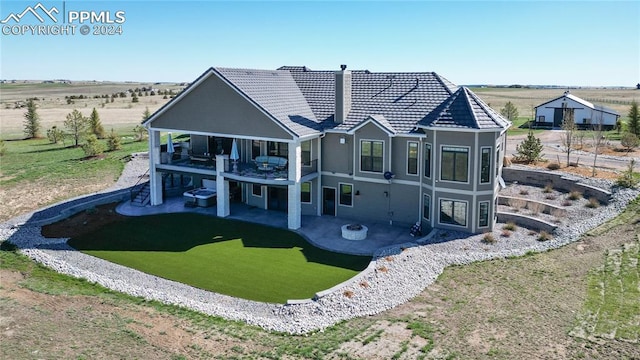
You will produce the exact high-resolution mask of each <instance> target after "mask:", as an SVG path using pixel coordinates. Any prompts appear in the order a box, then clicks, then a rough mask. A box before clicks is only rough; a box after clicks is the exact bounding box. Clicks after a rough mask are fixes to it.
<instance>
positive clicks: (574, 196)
mask: <svg viewBox="0 0 640 360" xmlns="http://www.w3.org/2000/svg"><path fill="white" fill-rule="evenodd" d="M568 198H569V200H580V198H582V194H581V193H580V192H579V191H572V192H570V193H569V196H568Z"/></svg>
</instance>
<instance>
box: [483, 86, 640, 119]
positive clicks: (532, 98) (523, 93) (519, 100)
mask: <svg viewBox="0 0 640 360" xmlns="http://www.w3.org/2000/svg"><path fill="white" fill-rule="evenodd" d="M471 90H472V91H473V92H475V93H476V94H478V96H480V98H482V100H483V101H484V102H486V103H487V104H489V105H490V106H491V107H492V108H494V109H495V110H498V111H500V109H502V108H503V107H504V105H505V104H506V103H507V102H508V101H511V103H513V104H514V105H515V106H516V107H517V108H518V112H519V114H520V116H521V117H527V118H532V117H533V116H534V115H535V110H533V107H535V106H538V105H540V104H542V103H544V102H546V101H549V100H551V99H554V98H557V97H558V96H561V95H562V94H563V93H564V92H565V91H566V90H565V89H525V88H495V87H474V88H471ZM567 90H569V91H571V94H573V95H575V96H577V97H579V98H582V99H584V100H587V101H589V102H592V103H594V104H596V105H602V106H606V107H608V108H611V109H614V110H616V111H617V112H618V113H619V114H620V116H621V117H622V118H626V116H627V114H628V113H629V106H630V105H631V101H633V100H636V101H637V102H640V90H636V89H635V88H633V89H631V88H629V89H599V88H598V89H595V88H594V89H592V88H587V89H567Z"/></svg>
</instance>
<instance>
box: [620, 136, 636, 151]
mask: <svg viewBox="0 0 640 360" xmlns="http://www.w3.org/2000/svg"><path fill="white" fill-rule="evenodd" d="M620 144H621V145H622V146H624V147H626V148H627V152H629V151H631V150H633V149H634V148H637V147H638V145H640V140H639V139H638V137H637V136H636V135H635V134H632V133H625V134H624V135H622V138H621V139H620Z"/></svg>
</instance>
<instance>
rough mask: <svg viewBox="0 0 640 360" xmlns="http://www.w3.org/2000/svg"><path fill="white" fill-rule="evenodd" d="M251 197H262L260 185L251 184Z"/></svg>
mask: <svg viewBox="0 0 640 360" xmlns="http://www.w3.org/2000/svg"><path fill="white" fill-rule="evenodd" d="M251 192H252V194H253V196H259V197H262V185H256V184H253V188H252V189H251Z"/></svg>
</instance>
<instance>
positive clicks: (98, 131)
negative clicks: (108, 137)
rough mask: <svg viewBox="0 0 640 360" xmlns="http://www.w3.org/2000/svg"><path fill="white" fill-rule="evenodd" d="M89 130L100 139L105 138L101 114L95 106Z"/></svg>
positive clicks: (90, 118)
mask: <svg viewBox="0 0 640 360" xmlns="http://www.w3.org/2000/svg"><path fill="white" fill-rule="evenodd" d="M89 131H91V133H93V134H94V135H95V136H96V137H97V138H98V139H104V135H105V134H104V127H102V122H101V121H100V115H99V114H98V110H96V108H93V111H91V115H90V116H89Z"/></svg>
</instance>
